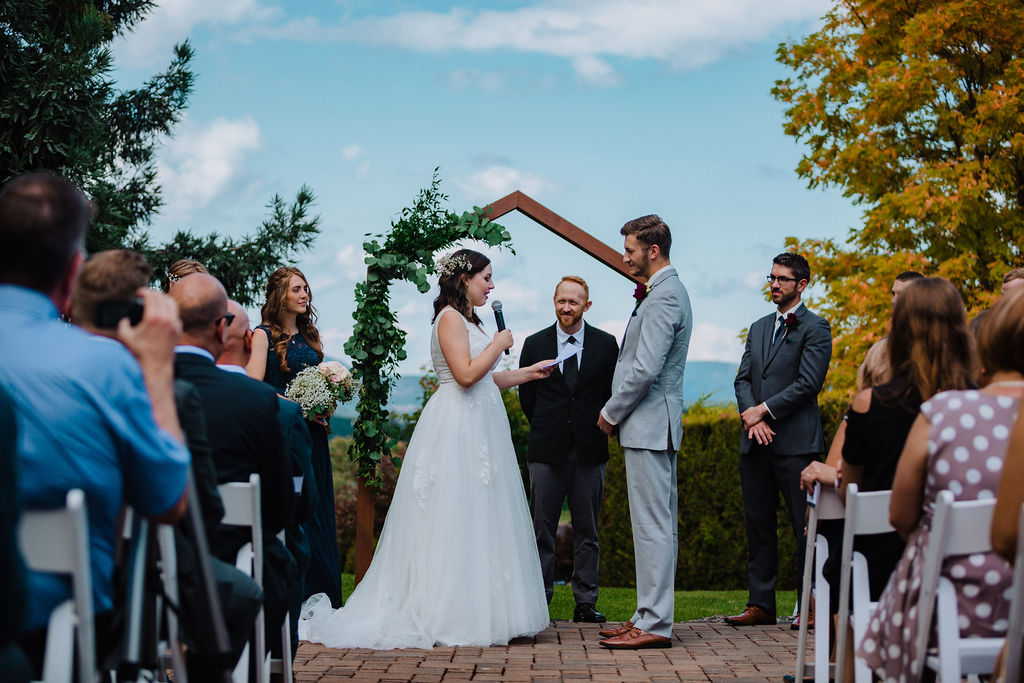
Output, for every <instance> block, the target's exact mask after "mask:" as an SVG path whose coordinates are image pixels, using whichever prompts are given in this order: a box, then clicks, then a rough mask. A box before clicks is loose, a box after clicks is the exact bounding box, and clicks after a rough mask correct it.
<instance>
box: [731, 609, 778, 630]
mask: <svg viewBox="0 0 1024 683" xmlns="http://www.w3.org/2000/svg"><path fill="white" fill-rule="evenodd" d="M725 623H727V624H730V625H732V626H765V625H769V624H770V625H774V624H775V615H774V614H768V612H767V611H765V610H764V609H762V608H761V607H758V606H757V605H750V606H748V607H747V609H745V610H743V614H737V615H735V616H732V617H726V618H725Z"/></svg>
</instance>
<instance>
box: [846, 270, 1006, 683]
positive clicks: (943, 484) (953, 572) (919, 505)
mask: <svg viewBox="0 0 1024 683" xmlns="http://www.w3.org/2000/svg"><path fill="white" fill-rule="evenodd" d="M950 290H952V286H950ZM954 294H955V290H954ZM1020 294H1021V296H1015V297H1004V298H1003V299H1002V300H1000V301H999V303H997V305H996V306H995V307H993V309H992V312H991V315H989V316H988V318H987V319H986V320H985V322H984V323H983V324H982V327H981V329H980V330H979V332H978V340H977V349H978V357H979V361H980V365H981V368H982V375H983V377H984V378H985V379H987V380H988V384H987V385H986V386H985V388H984V389H981V390H980V391H974V390H969V391H947V392H943V393H940V394H937V395H936V396H934V397H933V398H932V399H931V400H929V401H926V402H925V403H924V404H923V405H922V406H921V414H920V415H919V416H918V417H917V420H916V421H915V423H914V426H913V427H912V428H911V431H910V435H909V436H908V437H907V443H906V445H905V447H904V450H903V454H902V456H901V457H900V462H899V465H898V467H897V470H896V478H895V480H894V482H893V489H892V504H891V506H890V516H891V518H892V522H893V526H895V527H896V530H897V531H899V532H900V534H902V535H904V536H906V537H907V547H906V550H905V552H904V554H903V558H902V559H901V560H900V562H899V564H898V565H897V567H896V570H895V571H894V572H893V574H892V576H891V577H889V582H888V584H886V587H885V590H884V591H883V593H882V596H881V598H880V599H879V602H878V610H877V611H876V612H875V616H874V618H872V620H871V622H870V623H869V624H868V631H867V633H866V634H865V636H864V639H863V641H862V642H861V644H860V647H859V648H858V649H857V654H858V656H861V657H863V658H864V659H865V661H866V662H867V664H868V666H869V667H870V668H871V670H872V671H873V672H874V673H875V675H876V676H878V677H879V678H880V679H881V680H883V681H908V682H911V681H917V680H919V679H920V677H921V672H920V671H917V670H916V669H917V652H916V647H915V640H916V634H917V630H918V629H919V628H922V627H923V628H929V629H931V628H932V626H931V625H923V624H919V623H918V621H917V614H918V600H919V597H920V588H921V579H922V573H923V569H924V566H923V565H924V548H925V546H926V544H927V542H928V533H929V530H930V528H931V520H932V513H933V510H934V506H935V499H936V497H937V495H938V493H939V491H943V490H949V491H952V492H953V495H954V496H955V497H956V499H957V500H979V499H983V498H992V497H993V496H994V495H995V490H996V487H997V486H998V484H999V475H1000V473H1001V472H1002V469H1003V458H1004V457H1005V455H1006V447H1007V443H1008V440H1009V435H1010V430H1011V428H1012V427H1013V424H1014V422H1015V420H1016V417H1017V410H1018V407H1019V403H1020V398H1021V395H1022V394H1024V354H1022V353H1021V349H1024V292H1021V293H1020ZM957 296H958V295H957ZM942 574H943V575H944V576H947V577H949V578H950V579H951V580H952V581H953V584H954V585H955V586H956V588H957V608H958V610H959V615H960V633H961V635H963V636H965V637H969V636H981V637H1000V636H1005V635H1006V628H1007V625H1008V614H1009V598H1008V595H1009V590H1010V580H1011V569H1010V566H1009V565H1008V564H1007V563H1006V561H1005V560H1003V559H1002V558H1001V557H999V556H998V555H996V554H995V553H994V552H989V553H980V554H975V555H970V556H961V557H952V558H949V559H947V560H946V563H945V564H944V565H943V568H942ZM933 638H934V636H933Z"/></svg>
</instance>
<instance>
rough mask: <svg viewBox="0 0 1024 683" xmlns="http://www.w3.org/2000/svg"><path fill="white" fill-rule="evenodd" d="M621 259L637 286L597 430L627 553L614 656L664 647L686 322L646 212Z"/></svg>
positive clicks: (685, 306)
mask: <svg viewBox="0 0 1024 683" xmlns="http://www.w3.org/2000/svg"><path fill="white" fill-rule="evenodd" d="M620 232H621V233H622V234H623V235H625V247H624V249H625V253H624V254H623V256H622V260H623V262H624V263H625V264H626V267H627V268H628V269H629V273H630V275H632V276H633V277H635V278H638V279H641V280H645V281H646V285H643V284H641V285H638V286H637V289H636V293H635V294H634V295H633V296H634V297H636V300H637V303H636V307H635V308H634V309H633V315H632V317H631V318H630V320H629V323H628V325H627V326H626V334H625V337H624V338H623V340H622V349H621V350H620V351H619V358H618V361H617V362H616V364H615V374H614V377H613V378H612V396H611V398H610V399H608V402H607V403H605V405H604V407H603V408H602V409H601V416H600V417H599V418H598V421H597V426H598V427H599V428H600V429H601V431H603V432H604V433H605V434H609V435H611V434H612V433H613V432H614V431H615V430H616V428H617V429H618V435H619V444H620V445H621V446H622V448H623V450H624V451H625V457H626V488H627V491H628V494H629V516H630V519H631V520H632V523H633V547H634V549H635V553H636V605H637V609H636V612H635V613H634V614H633V616H632V618H630V620H629V621H627V622H626V623H625V624H623V625H622V626H620V627H618V628H610V629H605V630H603V631H601V635H602V636H605V640H602V641H601V645H603V646H605V647H607V648H610V649H615V650H637V649H641V648H651V647H672V617H673V613H674V611H675V573H676V557H677V556H678V552H679V551H678V543H679V537H678V512H677V500H676V496H677V487H676V452H677V451H678V450H679V443H680V441H681V440H682V437H683V425H682V417H683V369H684V367H685V365H686V351H687V349H688V348H689V346H690V332H691V330H692V328H693V316H692V315H691V313H690V298H689V296H688V295H687V294H686V288H685V287H683V283H682V282H680V281H679V275H677V274H676V269H675V268H674V267H672V265H671V264H670V263H669V249H670V248H671V246H672V234H671V232H670V231H669V229H668V226H667V225H665V223H664V222H663V221H662V220H661V219H660V218H659V217H658V216H655V215H650V216H643V217H641V218H637V219H635V220H632V221H629V222H628V223H626V224H625V225H624V226H622V230H620Z"/></svg>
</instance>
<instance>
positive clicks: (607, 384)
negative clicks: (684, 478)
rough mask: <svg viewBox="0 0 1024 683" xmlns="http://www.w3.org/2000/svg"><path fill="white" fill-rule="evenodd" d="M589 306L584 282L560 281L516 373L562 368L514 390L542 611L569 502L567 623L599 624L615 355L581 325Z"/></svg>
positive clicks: (609, 341) (597, 333)
mask: <svg viewBox="0 0 1024 683" xmlns="http://www.w3.org/2000/svg"><path fill="white" fill-rule="evenodd" d="M591 303H592V302H591V301H590V289H589V288H588V287H587V283H586V281H584V280H583V278H580V277H577V276H575V275H566V276H565V277H563V278H562V279H561V281H560V282H559V283H558V285H557V286H556V287H555V295H554V304H555V317H556V319H557V322H556V323H555V324H553V325H551V326H550V327H547V328H545V329H543V330H541V331H540V332H537V333H535V334H533V335H530V336H529V337H527V338H526V341H525V342H524V344H523V351H522V354H521V355H520V357H519V365H520V367H525V366H529V365H532V364H533V363H536V362H538V361H540V360H544V359H545V358H559V359H563V360H561V361H560V362H559V364H558V367H557V368H556V369H555V371H553V372H552V373H551V375H550V376H549V377H547V378H546V379H541V380H537V381H534V382H527V383H526V384H522V385H520V386H519V400H520V403H521V404H522V407H523V412H524V413H525V414H526V419H527V420H528V421H529V423H530V444H529V451H528V453H527V460H528V464H529V470H530V511H531V513H532V514H533V528H534V533H535V534H536V537H537V550H538V551H539V554H540V563H541V571H542V573H543V576H544V590H545V593H546V595H547V600H548V603H549V604H550V602H551V596H552V593H553V591H554V578H555V532H556V531H557V529H558V519H559V516H560V515H561V512H562V502H563V501H565V500H566V499H568V503H569V513H570V515H571V518H572V529H573V575H572V592H573V597H574V598H575V600H576V609H575V611H574V613H573V621H576V622H592V623H601V622H604V621H605V617H604V615H602V614H601V613H600V612H598V611H597V609H596V604H597V594H598V557H599V556H598V539H597V518H598V515H599V513H600V511H601V497H602V495H603V492H604V469H605V463H606V462H607V460H608V437H607V436H605V435H604V434H603V433H602V432H601V430H600V429H598V428H597V418H598V414H599V413H600V411H601V406H603V405H604V404H605V402H606V401H607V400H608V397H609V396H611V392H612V374H613V372H614V371H615V359H616V357H617V356H618V352H619V347H618V344H617V343H616V342H615V338H614V337H613V336H612V335H610V334H608V333H607V332H605V331H603V330H600V329H598V328H596V327H593V326H591V325H589V324H587V323H585V322H584V321H583V314H584V313H585V312H586V311H587V310H589V309H590V306H591Z"/></svg>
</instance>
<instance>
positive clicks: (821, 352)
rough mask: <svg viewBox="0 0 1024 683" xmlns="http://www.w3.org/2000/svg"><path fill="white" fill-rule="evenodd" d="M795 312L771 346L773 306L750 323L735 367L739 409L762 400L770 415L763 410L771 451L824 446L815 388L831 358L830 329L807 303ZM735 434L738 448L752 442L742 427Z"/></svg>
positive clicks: (821, 448)
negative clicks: (790, 326) (792, 321)
mask: <svg viewBox="0 0 1024 683" xmlns="http://www.w3.org/2000/svg"><path fill="white" fill-rule="evenodd" d="M796 318H797V320H798V321H799V324H798V325H797V326H796V327H795V328H793V329H790V330H788V331H787V332H786V334H785V336H784V337H783V338H782V339H781V340H780V341H779V342H778V343H777V344H775V345H774V346H773V345H772V336H773V335H774V334H775V320H776V314H775V313H774V312H773V313H770V314H768V315H766V316H765V317H763V318H761V319H760V320H758V321H756V322H755V323H754V324H753V325H751V326H750V333H749V334H748V335H747V344H746V348H745V349H744V351H743V359H742V360H741V361H740V367H739V370H738V371H737V373H736V383H735V386H736V404H737V406H738V407H739V411H740V412H741V413H742V412H743V411H744V410H746V409H747V408H750V407H751V406H756V405H760V404H761V403H762V402H764V403H767V404H768V409H769V410H771V412H772V415H774V416H775V417H774V418H773V417H771V416H765V422H766V423H767V424H768V426H769V427H771V428H772V430H773V431H774V432H775V436H773V437H772V442H771V443H770V444H768V447H769V448H770V449H771V450H772V452H773V453H775V454H777V455H808V454H817V453H823V452H824V451H825V439H824V436H823V435H822V429H821V414H820V413H819V412H818V392H819V391H821V387H822V385H823V384H824V383H825V374H826V373H827V372H828V363H829V360H830V359H831V358H832V330H831V328H830V327H829V324H828V321H827V320H825V319H824V318H822V317H821V316H818V315H815V314H814V313H811V312H810V311H809V310H807V306H801V307H800V310H799V312H797V313H796ZM740 439H741V440H740V453H747V452H748V451H750V448H751V445H752V444H753V443H754V442H753V441H751V439H750V437H748V436H747V433H746V431H744V432H743V435H742V436H741V437H740Z"/></svg>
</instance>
